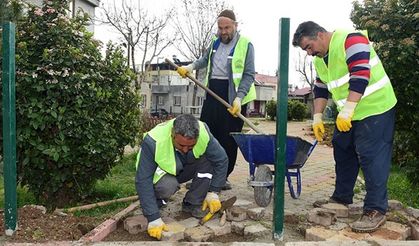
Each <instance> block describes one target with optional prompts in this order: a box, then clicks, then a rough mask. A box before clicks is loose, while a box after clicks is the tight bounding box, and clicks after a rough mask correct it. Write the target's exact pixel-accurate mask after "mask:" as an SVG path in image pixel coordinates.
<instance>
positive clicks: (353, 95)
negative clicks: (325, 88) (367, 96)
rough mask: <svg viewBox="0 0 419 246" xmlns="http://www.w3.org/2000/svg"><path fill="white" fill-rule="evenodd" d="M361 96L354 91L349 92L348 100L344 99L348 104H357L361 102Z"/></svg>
mask: <svg viewBox="0 0 419 246" xmlns="http://www.w3.org/2000/svg"><path fill="white" fill-rule="evenodd" d="M361 97H362V94H361V93H358V92H355V91H349V95H348V98H347V99H346V101H349V102H359V100H361Z"/></svg>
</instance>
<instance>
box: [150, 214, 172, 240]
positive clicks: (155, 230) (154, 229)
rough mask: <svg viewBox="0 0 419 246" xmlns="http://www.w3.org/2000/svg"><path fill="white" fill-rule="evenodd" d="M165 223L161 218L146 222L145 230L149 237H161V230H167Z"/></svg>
mask: <svg viewBox="0 0 419 246" xmlns="http://www.w3.org/2000/svg"><path fill="white" fill-rule="evenodd" d="M168 230H169V229H168V228H167V225H166V224H165V223H164V222H163V220H162V219H161V218H158V219H156V220H153V221H151V222H150V223H148V226H147V232H148V235H150V237H154V238H157V239H158V240H160V239H161V234H162V231H168Z"/></svg>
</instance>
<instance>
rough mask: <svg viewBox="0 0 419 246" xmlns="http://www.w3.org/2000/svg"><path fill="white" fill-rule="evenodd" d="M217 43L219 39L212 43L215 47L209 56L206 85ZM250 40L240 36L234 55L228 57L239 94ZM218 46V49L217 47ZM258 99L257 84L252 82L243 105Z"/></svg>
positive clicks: (243, 99)
mask: <svg viewBox="0 0 419 246" xmlns="http://www.w3.org/2000/svg"><path fill="white" fill-rule="evenodd" d="M217 42H220V41H219V39H214V40H213V41H212V43H211V46H212V47H213V48H212V49H211V51H210V54H209V59H208V66H207V76H206V79H205V85H207V84H208V78H209V73H210V68H211V60H212V59H211V58H212V55H213V53H215V52H217V48H218V45H216V43H217ZM249 42H250V41H249V40H248V39H247V38H245V37H242V36H240V37H239V40H238V41H237V43H236V45H235V47H234V48H233V49H232V51H233V54H232V56H231V54H230V55H229V56H228V57H227V59H229V60H231V71H232V73H233V74H232V77H233V83H234V88H235V90H236V92H237V89H238V87H239V85H240V81H241V79H242V77H243V72H244V66H245V63H246V55H247V49H248V47H249ZM215 46H217V47H215ZM255 99H256V88H255V83H254V82H253V81H252V84H251V86H250V88H249V91H248V92H247V94H246V96H245V97H244V98H242V101H241V103H242V105H244V104H246V103H248V102H251V101H253V100H255Z"/></svg>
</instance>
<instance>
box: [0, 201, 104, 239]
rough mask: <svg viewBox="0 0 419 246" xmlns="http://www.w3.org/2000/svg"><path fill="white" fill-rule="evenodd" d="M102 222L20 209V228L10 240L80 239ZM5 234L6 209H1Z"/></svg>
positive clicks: (0, 233)
mask: <svg viewBox="0 0 419 246" xmlns="http://www.w3.org/2000/svg"><path fill="white" fill-rule="evenodd" d="M99 224H100V221H97V219H95V218H92V217H76V216H73V215H58V214H48V213H43V211H42V210H41V209H39V208H35V207H33V206H25V207H22V208H19V209H18V228H17V230H16V232H15V233H14V235H13V236H11V237H6V240H7V241H8V242H31V243H33V242H46V241H71V240H74V241H76V240H79V239H80V237H82V236H83V235H84V234H86V233H87V232H89V231H90V230H92V229H93V228H95V227H96V226H97V225H99ZM4 235H5V226H4V211H0V236H4Z"/></svg>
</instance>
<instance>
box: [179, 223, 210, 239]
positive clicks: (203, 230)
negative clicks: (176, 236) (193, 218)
mask: <svg viewBox="0 0 419 246" xmlns="http://www.w3.org/2000/svg"><path fill="white" fill-rule="evenodd" d="M212 236H214V232H213V231H212V230H210V229H209V228H208V227H205V226H198V227H193V228H188V229H186V230H185V239H186V240H188V241H192V242H207V241H208V240H210V238H211V237H212Z"/></svg>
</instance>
